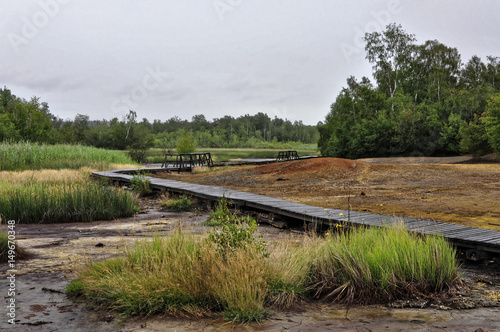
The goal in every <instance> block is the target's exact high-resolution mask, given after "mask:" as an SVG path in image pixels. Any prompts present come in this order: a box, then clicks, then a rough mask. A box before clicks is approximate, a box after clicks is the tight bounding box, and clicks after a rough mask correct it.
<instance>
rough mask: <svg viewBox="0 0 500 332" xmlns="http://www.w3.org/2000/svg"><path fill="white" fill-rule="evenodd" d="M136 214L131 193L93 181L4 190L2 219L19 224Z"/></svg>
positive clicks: (0, 200)
mask: <svg viewBox="0 0 500 332" xmlns="http://www.w3.org/2000/svg"><path fill="white" fill-rule="evenodd" d="M136 211H137V205H136V202H135V196H133V195H132V194H131V193H130V192H127V191H124V190H122V189H119V188H115V187H112V186H106V185H102V184H99V183H95V182H92V181H90V182H83V183H81V184H80V183H65V182H62V183H60V184H50V185H47V184H45V183H33V184H29V185H10V186H0V216H1V217H2V218H3V219H4V220H16V221H17V222H18V223H26V224H28V223H63V222H80V221H93V220H111V219H114V218H119V217H125V216H131V215H133V214H134V213H135V212H136Z"/></svg>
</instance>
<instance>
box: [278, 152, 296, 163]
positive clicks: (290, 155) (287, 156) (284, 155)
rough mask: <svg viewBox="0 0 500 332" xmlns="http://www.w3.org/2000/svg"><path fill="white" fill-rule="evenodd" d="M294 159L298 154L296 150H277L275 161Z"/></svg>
mask: <svg viewBox="0 0 500 332" xmlns="http://www.w3.org/2000/svg"><path fill="white" fill-rule="evenodd" d="M295 159H299V155H298V153H297V151H295V150H288V151H279V152H278V158H276V161H287V160H295Z"/></svg>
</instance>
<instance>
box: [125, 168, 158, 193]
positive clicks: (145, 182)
mask: <svg viewBox="0 0 500 332" xmlns="http://www.w3.org/2000/svg"><path fill="white" fill-rule="evenodd" d="M130 188H132V190H133V191H134V192H136V193H137V194H139V195H140V196H147V195H149V194H151V193H153V190H152V189H151V180H150V179H149V178H148V177H147V176H146V175H144V174H141V173H139V172H137V174H136V175H134V176H133V177H132V179H130Z"/></svg>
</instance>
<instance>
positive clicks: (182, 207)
mask: <svg viewBox="0 0 500 332" xmlns="http://www.w3.org/2000/svg"><path fill="white" fill-rule="evenodd" d="M161 207H162V208H166V209H170V210H174V211H178V212H180V211H189V210H191V209H192V208H193V203H192V202H191V199H190V198H189V197H186V196H181V197H180V198H179V199H177V200H168V201H166V202H164V203H162V204H161Z"/></svg>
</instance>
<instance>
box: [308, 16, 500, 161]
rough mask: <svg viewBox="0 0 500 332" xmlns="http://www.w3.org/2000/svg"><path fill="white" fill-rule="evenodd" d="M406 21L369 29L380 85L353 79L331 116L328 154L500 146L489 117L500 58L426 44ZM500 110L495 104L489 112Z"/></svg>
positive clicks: (325, 136)
mask: <svg viewBox="0 0 500 332" xmlns="http://www.w3.org/2000/svg"><path fill="white" fill-rule="evenodd" d="M415 41H416V39H415V37H414V35H412V34H408V33H406V32H405V31H404V30H403V29H402V27H401V26H400V25H396V24H389V25H388V26H387V27H386V30H385V31H383V32H373V33H368V34H366V36H365V42H366V46H365V50H366V54H367V57H366V58H367V59H368V61H369V62H370V63H371V64H372V66H373V77H374V78H375V82H376V85H375V86H374V85H372V83H371V82H370V81H369V80H368V79H367V78H365V77H363V78H362V79H361V81H359V82H358V81H356V79H355V78H354V77H349V78H348V79H347V87H346V88H344V89H342V91H341V92H340V94H339V95H338V96H337V98H336V100H335V102H334V103H333V104H332V106H331V110H330V112H329V114H328V115H327V117H326V121H325V123H324V124H322V125H320V126H319V127H318V131H319V133H320V138H319V141H318V146H319V148H320V151H321V153H322V155H328V156H337V157H346V158H361V157H379V156H389V155H404V156H430V155H448V154H456V153H457V152H459V151H460V152H463V153H472V154H476V155H477V154H484V153H489V152H490V151H492V150H498V145H497V143H496V142H497V139H495V138H494V137H496V136H497V135H496V133H498V132H499V131H498V128H497V126H496V124H495V123H496V121H497V120H494V119H496V115H493V116H490V117H483V114H484V113H485V111H487V108H493V109H494V108H495V107H496V106H487V105H490V104H489V103H493V104H491V105H494V103H495V102H494V101H493V99H492V96H493V95H495V94H498V93H499V91H500V84H499V83H498V82H499V80H500V74H499V73H500V60H499V59H500V58H499V57H491V56H489V57H487V60H488V63H487V64H485V63H483V62H482V61H481V59H480V58H479V57H477V56H474V57H472V58H471V59H470V60H469V61H468V62H467V63H466V64H465V65H462V62H461V60H460V54H459V53H458V50H457V49H455V48H451V47H447V46H446V45H443V44H441V43H439V42H438V41H436V40H430V41H426V42H425V43H424V44H422V45H418V44H416V43H415ZM490 113H492V114H494V111H493V112H490Z"/></svg>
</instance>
